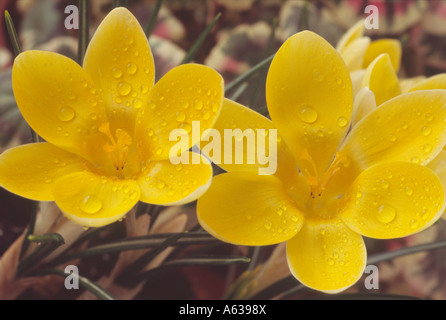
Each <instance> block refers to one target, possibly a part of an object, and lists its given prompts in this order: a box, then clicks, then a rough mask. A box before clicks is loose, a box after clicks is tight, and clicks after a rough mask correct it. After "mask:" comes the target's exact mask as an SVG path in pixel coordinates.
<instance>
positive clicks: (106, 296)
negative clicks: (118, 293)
mask: <svg viewBox="0 0 446 320" xmlns="http://www.w3.org/2000/svg"><path fill="white" fill-rule="evenodd" d="M50 274H54V275H58V276H61V277H63V278H66V277H67V276H68V275H69V274H67V273H65V272H64V271H63V270H60V269H44V270H39V271H38V272H35V273H33V276H44V275H50ZM71 276H72V277H77V278H78V280H79V284H80V285H81V286H82V287H83V288H85V289H87V290H88V291H90V292H91V293H93V294H94V295H95V296H96V297H98V298H99V299H101V300H116V298H115V297H114V296H112V295H111V294H110V293H109V292H108V291H106V290H105V289H104V288H102V287H101V286H99V285H98V284H96V283H94V282H93V281H91V280H89V279H87V278H85V277H83V276H80V275H77V274H75V273H72V274H71Z"/></svg>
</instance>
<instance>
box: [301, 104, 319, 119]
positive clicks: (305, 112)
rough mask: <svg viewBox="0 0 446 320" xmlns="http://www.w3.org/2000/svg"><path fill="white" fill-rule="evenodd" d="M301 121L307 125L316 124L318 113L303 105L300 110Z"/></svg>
mask: <svg viewBox="0 0 446 320" xmlns="http://www.w3.org/2000/svg"><path fill="white" fill-rule="evenodd" d="M298 116H299V119H300V120H302V121H303V122H305V123H314V122H316V120H317V118H318V114H317V111H316V110H314V109H313V107H311V106H309V105H303V106H301V107H300V109H299V113H298Z"/></svg>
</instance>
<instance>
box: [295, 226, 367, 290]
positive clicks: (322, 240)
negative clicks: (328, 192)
mask: <svg viewBox="0 0 446 320" xmlns="http://www.w3.org/2000/svg"><path fill="white" fill-rule="evenodd" d="M287 258H288V265H289V266H290V270H291V272H292V274H293V275H294V276H295V277H296V278H297V279H298V280H299V281H300V282H302V283H303V284H304V285H306V286H307V287H310V288H313V289H315V290H319V291H323V292H326V293H337V292H340V291H343V290H345V289H347V288H348V287H350V286H352V285H353V284H355V282H356V281H358V280H359V278H360V277H361V276H362V273H363V272H364V268H365V265H366V260H367V253H366V248H365V245H364V241H363V239H362V237H361V236H360V235H359V234H357V233H356V232H353V231H352V230H350V229H349V228H347V227H346V226H345V225H344V224H343V223H342V222H341V221H339V220H310V221H306V222H305V224H304V226H303V227H302V229H301V230H300V231H299V232H298V234H297V235H296V236H295V237H293V238H292V239H291V240H289V241H288V242H287Z"/></svg>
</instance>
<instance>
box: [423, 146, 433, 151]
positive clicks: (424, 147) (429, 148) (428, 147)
mask: <svg viewBox="0 0 446 320" xmlns="http://www.w3.org/2000/svg"><path fill="white" fill-rule="evenodd" d="M423 151H424V152H425V153H429V152H431V151H432V146H431V145H430V144H425V145H424V146H423Z"/></svg>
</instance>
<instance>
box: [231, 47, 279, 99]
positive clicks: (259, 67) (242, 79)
mask: <svg viewBox="0 0 446 320" xmlns="http://www.w3.org/2000/svg"><path fill="white" fill-rule="evenodd" d="M273 58H274V54H273V55H271V56H269V57H268V58H266V59H264V60H262V61H260V62H259V63H258V64H256V65H255V66H254V67H252V68H251V69H249V70H248V71H246V72H245V73H243V74H241V75H240V76H238V77H237V78H235V79H234V80H232V81H231V82H230V83H228V84H227V85H226V87H225V92H228V91H230V90H232V89H234V88H235V87H237V86H238V85H240V84H241V83H243V82H245V81H246V80H248V79H249V78H251V77H252V76H253V75H254V74H256V73H257V72H258V71H259V70H262V69H263V68H265V67H267V66H269V64H270V63H271V61H272V60H273Z"/></svg>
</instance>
